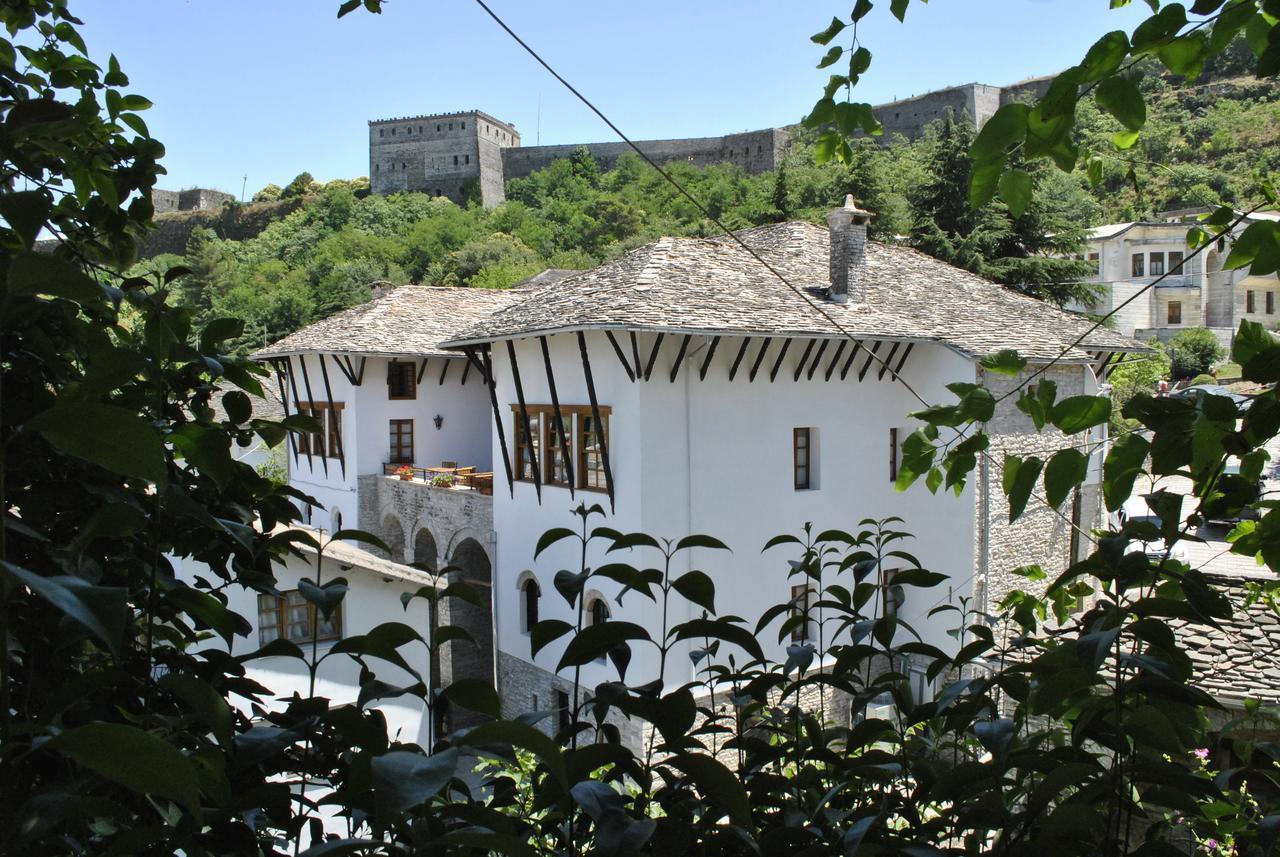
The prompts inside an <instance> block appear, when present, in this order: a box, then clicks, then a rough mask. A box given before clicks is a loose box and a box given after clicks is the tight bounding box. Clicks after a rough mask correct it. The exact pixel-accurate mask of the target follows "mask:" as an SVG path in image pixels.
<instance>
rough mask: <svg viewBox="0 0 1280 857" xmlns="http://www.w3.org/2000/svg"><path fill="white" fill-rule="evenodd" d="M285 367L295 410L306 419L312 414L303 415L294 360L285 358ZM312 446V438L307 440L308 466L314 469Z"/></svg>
mask: <svg viewBox="0 0 1280 857" xmlns="http://www.w3.org/2000/svg"><path fill="white" fill-rule="evenodd" d="M284 365H285V367H286V372H287V373H288V375H289V389H290V390H292V391H293V409H294V410H295V411H297V412H298V414H299V415H301V416H304V417H309V416H311V414H304V413H302V408H301V407H300V405H299V403H300V402H301V401H302V397H301V396H299V395H298V379H297V376H296V373H294V371H293V358H292V357H285V358H284ZM312 446H314V444H313V443H311V438H307V466H308V467H311V468H314V467H315V466H316V465H315V461H313V460H312V458H311V455H312V452H311V447H312Z"/></svg>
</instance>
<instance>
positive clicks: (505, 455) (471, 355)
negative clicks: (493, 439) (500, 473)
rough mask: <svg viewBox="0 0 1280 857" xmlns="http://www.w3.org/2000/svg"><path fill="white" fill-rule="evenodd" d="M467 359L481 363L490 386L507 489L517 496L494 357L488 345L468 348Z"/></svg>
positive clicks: (482, 373)
mask: <svg viewBox="0 0 1280 857" xmlns="http://www.w3.org/2000/svg"><path fill="white" fill-rule="evenodd" d="M476 351H479V352H480V356H479V357H476V356H475V352H476ZM466 354H467V359H468V360H471V361H474V362H476V363H479V362H480V361H481V360H483V361H484V362H483V363H482V364H480V377H481V378H483V379H484V382H485V386H487V387H488V388H489V404H490V405H492V406H493V427H494V429H496V430H497V432H498V448H499V449H500V450H502V469H503V470H505V471H506V474H507V489H508V490H509V491H510V492H511V496H512V497H513V498H514V497H515V496H516V481H515V478H514V477H513V476H512V475H511V453H510V452H508V451H507V433H506V431H505V430H504V429H503V428H502V412H501V411H500V410H498V388H497V387H496V386H494V382H493V357H492V355H491V354H490V353H489V349H488V347H485V348H480V349H476V348H468V349H467V350H466Z"/></svg>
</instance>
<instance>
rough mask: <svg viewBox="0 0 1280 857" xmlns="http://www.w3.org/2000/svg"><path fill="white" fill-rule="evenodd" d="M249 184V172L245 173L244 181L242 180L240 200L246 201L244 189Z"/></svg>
mask: <svg viewBox="0 0 1280 857" xmlns="http://www.w3.org/2000/svg"><path fill="white" fill-rule="evenodd" d="M248 186H249V174H248V173H245V174H244V181H242V182H240V201H241V202H244V190H245V188H246V187H248Z"/></svg>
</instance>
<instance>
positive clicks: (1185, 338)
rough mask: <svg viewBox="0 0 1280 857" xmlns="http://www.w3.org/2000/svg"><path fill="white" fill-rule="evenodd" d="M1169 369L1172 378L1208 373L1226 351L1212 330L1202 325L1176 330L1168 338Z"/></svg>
mask: <svg viewBox="0 0 1280 857" xmlns="http://www.w3.org/2000/svg"><path fill="white" fill-rule="evenodd" d="M1168 352H1169V361H1170V364H1171V365H1170V371H1171V373H1172V376H1173V378H1174V380H1178V379H1181V378H1190V377H1191V376H1193V375H1204V374H1208V373H1209V370H1210V369H1212V368H1213V366H1214V364H1216V363H1217V362H1218V361H1219V360H1221V359H1222V358H1223V357H1225V356H1226V351H1225V350H1224V349H1223V347H1222V345H1221V344H1219V342H1218V338H1217V337H1216V336H1214V335H1213V332H1212V331H1210V330H1208V329H1207V328H1203V327H1192V328H1188V329H1186V330H1181V331H1178V333H1176V334H1174V336H1173V338H1172V339H1170V340H1169V349H1168Z"/></svg>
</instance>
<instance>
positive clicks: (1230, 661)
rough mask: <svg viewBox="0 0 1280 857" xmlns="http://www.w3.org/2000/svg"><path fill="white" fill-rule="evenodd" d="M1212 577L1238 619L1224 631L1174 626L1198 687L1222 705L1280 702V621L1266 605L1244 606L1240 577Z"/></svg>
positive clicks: (1179, 622)
mask: <svg viewBox="0 0 1280 857" xmlns="http://www.w3.org/2000/svg"><path fill="white" fill-rule="evenodd" d="M1208 577H1209V578H1210V580H1211V582H1212V583H1214V584H1217V587H1218V589H1219V591H1221V592H1222V593H1223V594H1224V595H1226V596H1227V597H1228V598H1230V599H1231V606H1232V608H1233V609H1234V610H1235V615H1234V616H1233V617H1232V619H1231V620H1230V621H1229V622H1221V623H1220V624H1221V625H1222V630H1218V629H1217V628H1213V627H1211V626H1209V625H1196V624H1192V623H1190V622H1186V621H1183V620H1172V621H1171V622H1170V625H1172V626H1173V628H1174V632H1175V633H1176V634H1177V635H1178V640H1179V641H1180V642H1181V643H1182V645H1183V646H1184V648H1185V650H1186V653H1187V655H1188V656H1190V658H1191V662H1192V665H1193V666H1194V668H1195V678H1194V679H1193V683H1194V684H1195V685H1196V686H1197V687H1199V688H1200V689H1201V690H1203V691H1205V692H1206V693H1208V694H1210V695H1211V696H1213V697H1214V698H1215V699H1217V700H1218V701H1219V702H1222V703H1228V704H1229V703H1235V704H1237V705H1238V704H1240V703H1242V702H1243V701H1244V699H1245V698H1246V697H1247V698H1249V699H1257V700H1260V701H1262V702H1269V703H1277V702H1280V616H1277V615H1276V612H1275V611H1274V610H1272V609H1271V607H1270V606H1269V605H1267V604H1266V603H1265V602H1263V601H1258V602H1255V603H1254V604H1252V605H1250V606H1249V607H1245V606H1244V600H1245V599H1244V595H1245V593H1244V588H1243V587H1242V586H1241V585H1240V584H1241V581H1240V579H1239V578H1238V577H1231V576H1219V575H1208Z"/></svg>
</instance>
